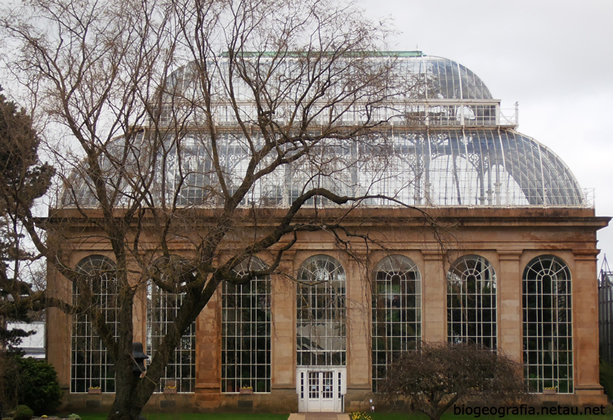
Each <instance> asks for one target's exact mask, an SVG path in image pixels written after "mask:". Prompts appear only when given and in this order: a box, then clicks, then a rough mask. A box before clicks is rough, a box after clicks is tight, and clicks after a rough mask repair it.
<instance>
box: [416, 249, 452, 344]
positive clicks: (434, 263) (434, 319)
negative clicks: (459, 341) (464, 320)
mask: <svg viewBox="0 0 613 420" xmlns="http://www.w3.org/2000/svg"><path fill="white" fill-rule="evenodd" d="M423 255H424V273H423V276H422V284H421V293H422V297H421V300H422V303H421V307H422V321H421V325H422V335H421V338H422V340H423V341H426V342H429V343H435V342H445V341H447V290H446V286H447V280H446V276H445V268H444V264H443V257H444V253H442V252H440V251H423Z"/></svg>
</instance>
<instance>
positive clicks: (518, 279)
mask: <svg viewBox="0 0 613 420" xmlns="http://www.w3.org/2000/svg"><path fill="white" fill-rule="evenodd" d="M521 255H522V252H521V251H499V252H498V258H499V261H500V269H499V271H498V273H497V283H496V289H497V295H498V305H499V306H498V348H499V349H500V350H502V351H503V352H504V353H505V354H506V355H507V356H509V357H512V358H513V359H515V360H517V361H518V362H521V361H522V360H523V355H522V322H523V317H522V273H521V267H520V262H519V260H520V257H521Z"/></svg>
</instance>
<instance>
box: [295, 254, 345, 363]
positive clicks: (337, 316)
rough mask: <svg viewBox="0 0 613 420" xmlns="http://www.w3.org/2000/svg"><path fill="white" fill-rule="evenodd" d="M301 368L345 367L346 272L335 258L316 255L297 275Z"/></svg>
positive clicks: (298, 344)
mask: <svg viewBox="0 0 613 420" xmlns="http://www.w3.org/2000/svg"><path fill="white" fill-rule="evenodd" d="M296 307H297V311H298V318H297V326H296V337H297V352H298V354H297V356H298V361H297V364H298V366H345V364H346V363H347V360H346V359H347V357H346V352H347V351H346V349H347V325H346V322H347V307H346V304H345V270H344V269H343V266H342V265H341V264H340V263H339V262H338V261H337V260H336V259H334V258H332V257H330V256H327V255H315V256H313V257H310V258H308V259H307V260H306V261H305V262H304V263H302V265H301V266H300V270H299V271H298V290H297V300H296Z"/></svg>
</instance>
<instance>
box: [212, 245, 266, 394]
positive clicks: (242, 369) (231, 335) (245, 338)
mask: <svg viewBox="0 0 613 420" xmlns="http://www.w3.org/2000/svg"><path fill="white" fill-rule="evenodd" d="M265 268H266V265H265V264H264V262H263V261H262V260H260V259H258V258H255V257H251V258H249V259H246V260H244V261H243V262H242V263H240V264H239V265H237V266H236V267H234V272H235V273H237V274H238V275H239V276H245V275H247V273H248V272H249V271H259V270H264V269H265ZM270 329H271V320H270V276H268V275H266V276H257V277H255V278H253V279H252V280H250V281H249V282H247V283H245V284H239V285H235V284H231V283H228V282H224V285H223V294H222V325H221V392H239V391H240V388H251V389H252V390H253V392H270V386H271V380H270V378H271V375H270V371H271V339H270V337H271V333H270Z"/></svg>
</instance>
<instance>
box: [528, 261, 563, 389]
mask: <svg viewBox="0 0 613 420" xmlns="http://www.w3.org/2000/svg"><path fill="white" fill-rule="evenodd" d="M571 293H572V289H571V276H570V270H569V269H568V266H567V265H566V263H565V262H564V261H562V260H561V259H560V258H558V257H555V256H553V255H542V256H540V257H537V258H535V259H533V260H532V261H530V262H529V263H528V265H527V266H526V269H525V270H524V275H523V313H524V317H523V318H524V322H523V327H524V375H525V377H526V381H527V382H528V385H529V388H530V390H531V391H532V392H543V390H544V389H545V388H556V389H557V391H558V392H560V393H572V392H573V336H572V294H571Z"/></svg>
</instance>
